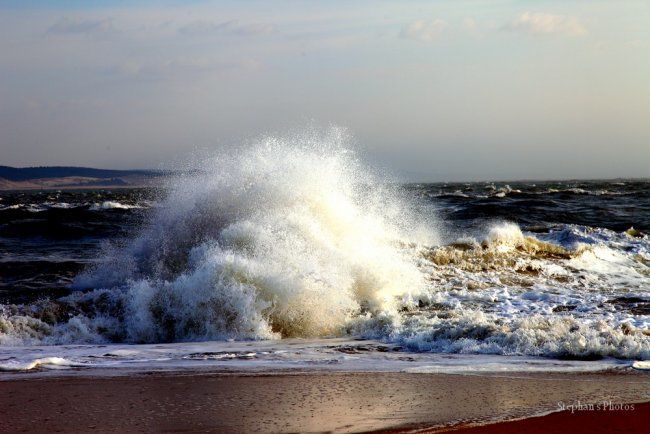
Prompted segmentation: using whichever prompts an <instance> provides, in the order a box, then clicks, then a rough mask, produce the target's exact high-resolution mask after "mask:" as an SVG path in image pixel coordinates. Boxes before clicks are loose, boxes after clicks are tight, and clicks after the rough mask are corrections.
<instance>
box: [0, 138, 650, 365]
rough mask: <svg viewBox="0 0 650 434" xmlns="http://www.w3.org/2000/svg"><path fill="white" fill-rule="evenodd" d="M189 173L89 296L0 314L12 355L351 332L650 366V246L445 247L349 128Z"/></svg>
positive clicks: (573, 230) (512, 227)
mask: <svg viewBox="0 0 650 434" xmlns="http://www.w3.org/2000/svg"><path fill="white" fill-rule="evenodd" d="M189 167H191V170H188V171H187V173H185V174H184V175H180V176H177V177H174V178H171V179H169V180H168V182H167V186H166V189H165V198H164V199H162V200H161V201H160V202H159V203H158V205H157V206H156V207H155V208H154V209H151V210H150V213H151V214H150V218H149V219H148V220H147V221H146V223H145V224H144V225H143V227H142V228H141V229H140V231H139V232H138V234H137V235H136V236H134V237H133V238H132V239H128V240H122V242H120V243H119V244H116V245H113V246H110V247H107V249H106V251H105V252H104V255H103V257H102V258H101V260H100V261H99V263H98V264H97V265H96V266H94V267H92V268H90V269H88V270H86V271H85V272H84V273H82V274H81V275H80V276H78V277H77V278H76V280H75V283H74V288H75V289H77V290H78V291H75V292H74V293H72V294H71V295H69V296H67V297H64V298H60V299H57V300H41V301H39V302H36V303H32V304H30V305H24V306H14V305H4V306H0V343H3V344H18V345H24V344H30V343H38V344H42V343H45V344H61V343H98V342H130V343H157V342H179V341H205V340H224V339H237V340H239V339H279V338H285V337H330V336H340V335H347V336H362V337H366V338H377V339H381V340H385V341H391V342H395V343H400V344H402V345H403V346H404V347H406V348H408V349H411V350H415V351H436V352H461V353H494V354H529V355H545V356H554V357H579V358H592V357H601V356H614V357H623V358H641V359H647V358H648V357H650V337H649V334H650V332H648V330H647V329H648V322H647V318H648V303H647V300H646V298H647V288H648V285H649V284H650V268H649V267H648V264H650V262H648V261H649V259H648V258H650V240H648V238H647V236H643V237H632V236H630V235H629V234H627V233H615V232H613V231H610V230H606V229H602V228H587V227H579V226H575V225H565V226H563V227H561V228H560V229H559V230H557V231H550V232H548V233H546V234H544V233H539V234H536V235H535V236H533V234H524V233H522V231H521V229H520V228H519V227H518V226H517V225H516V224H513V223H505V224H503V223H502V224H498V223H497V224H495V223H494V222H492V223H490V224H489V225H488V226H487V227H484V228H482V229H480V231H479V233H475V234H467V233H460V235H461V237H460V238H452V239H449V240H446V241H453V242H450V243H448V244H446V245H442V244H441V239H440V238H439V237H438V235H437V231H436V229H435V228H437V227H438V224H437V222H436V221H435V219H434V217H432V215H434V211H433V210H432V209H431V208H426V207H425V205H424V204H422V203H418V202H415V199H412V198H407V197H405V193H406V192H405V191H404V190H403V189H400V188H399V187H392V185H394V184H391V183H390V182H387V181H388V180H387V179H385V178H383V177H382V176H380V175H378V174H377V173H373V172H372V171H370V170H368V169H367V168H365V167H364V165H363V164H361V162H360V161H359V159H358V158H357V157H356V156H355V154H354V152H352V151H350V150H349V147H348V138H347V136H346V135H345V132H344V131H342V130H339V129H331V130H328V131H325V132H323V131H308V132H302V133H300V134H296V135H293V136H291V137H285V138H278V137H266V138H263V139H260V140H258V141H256V142H254V143H252V144H250V145H249V146H245V147H240V148H237V149H236V150H230V151H229V152H223V153H220V154H218V155H216V156H211V157H209V158H204V159H202V160H201V161H200V162H193V163H192V164H190V165H189ZM423 207H424V208H423ZM453 232H454V231H450V234H451V233H453ZM461 232H462V231H461ZM456 234H457V235H459V233H458V232H456ZM448 237H449V235H448Z"/></svg>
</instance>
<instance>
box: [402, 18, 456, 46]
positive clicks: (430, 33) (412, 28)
mask: <svg viewBox="0 0 650 434" xmlns="http://www.w3.org/2000/svg"><path fill="white" fill-rule="evenodd" d="M446 27H447V23H446V22H444V21H442V20H438V19H436V20H433V21H426V20H417V21H413V22H412V23H410V24H407V25H405V26H404V27H403V28H402V31H401V32H400V37H401V38H405V39H413V40H415V41H420V42H431V41H433V40H435V39H436V37H437V36H438V35H440V34H441V33H442V32H443V31H444V30H445V28H446Z"/></svg>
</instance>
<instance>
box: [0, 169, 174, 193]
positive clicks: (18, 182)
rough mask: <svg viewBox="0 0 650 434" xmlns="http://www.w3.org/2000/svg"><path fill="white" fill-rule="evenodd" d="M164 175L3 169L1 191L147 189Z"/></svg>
mask: <svg viewBox="0 0 650 434" xmlns="http://www.w3.org/2000/svg"><path fill="white" fill-rule="evenodd" d="M163 175H164V172H163V171H160V170H112V169H94V168H90V167H64V166H42V167H10V166H0V190H27V189H29V190H33V189H74V188H97V187H112V188H116V187H121V188H128V187H146V186H150V185H152V184H153V183H154V182H155V180H156V179H158V178H160V177H161V176H163Z"/></svg>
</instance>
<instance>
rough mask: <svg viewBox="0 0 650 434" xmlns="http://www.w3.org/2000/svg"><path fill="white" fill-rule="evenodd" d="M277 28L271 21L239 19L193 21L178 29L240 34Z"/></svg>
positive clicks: (263, 32)
mask: <svg viewBox="0 0 650 434" xmlns="http://www.w3.org/2000/svg"><path fill="white" fill-rule="evenodd" d="M275 30H276V28H275V26H274V25H273V24H269V23H240V22H239V21H238V20H231V21H223V22H213V21H193V22H191V23H188V24H186V25H184V26H182V27H181V28H179V29H178V31H179V33H182V34H186V35H198V34H210V33H227V34H232V35H239V36H252V35H264V34H269V33H273V32H275Z"/></svg>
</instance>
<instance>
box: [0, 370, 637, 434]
mask: <svg viewBox="0 0 650 434" xmlns="http://www.w3.org/2000/svg"><path fill="white" fill-rule="evenodd" d="M115 373H116V372H112V373H110V374H111V375H108V374H109V372H106V373H104V374H103V375H96V374H93V375H92V376H87V375H85V374H83V373H80V372H76V373H72V372H67V373H66V374H65V376H59V375H56V376H40V377H30V376H29V374H27V375H23V374H17V375H16V376H14V377H13V378H12V377H11V376H5V377H3V380H2V381H0V420H1V421H2V425H3V426H2V431H3V432H25V431H29V432H138V431H148V432H152V431H153V432H323V431H326V432H364V431H388V432H411V431H417V432H419V431H425V432H437V431H441V430H442V431H449V430H457V429H461V430H466V429H470V431H468V432H495V431H491V430H492V429H495V428H496V427H505V428H504V429H510V431H506V432H515V431H516V430H517V427H518V426H521V424H525V423H526V420H523V421H519V422H514V423H513V424H514V425H510V424H501V425H496V426H495V425H489V426H486V427H482V428H480V429H479V431H472V430H473V429H475V428H471V427H473V426H476V425H482V424H486V423H493V422H499V421H504V420H512V419H522V418H527V417H531V416H539V415H545V414H548V413H551V412H557V411H559V410H560V406H561V405H564V406H565V411H564V412H562V413H553V414H552V415H550V416H544V417H541V418H537V419H527V420H531V421H534V426H535V427H536V428H537V429H542V428H543V427H545V426H546V427H551V425H552V424H553V423H554V424H555V425H554V426H557V425H558V418H560V422H559V425H562V424H565V423H566V426H567V427H571V430H572V432H574V433H575V432H587V430H588V431H589V432H603V431H602V429H601V431H599V430H598V428H604V427H607V426H616V427H617V428H618V429H620V430H619V432H625V427H626V426H628V427H629V426H633V424H637V425H634V426H637V427H638V426H644V425H639V424H641V423H642V424H647V422H648V420H649V413H648V411H647V410H648V405H647V404H644V405H640V404H639V403H641V402H647V401H649V400H650V377H649V376H648V375H647V374H645V373H641V372H636V371H624V372H617V373H611V372H605V373H582V374H576V373H525V374H524V373H522V374H517V373H508V374H507V375H505V374H498V373H486V374H481V375H450V374H409V373H363V372H358V373H349V372H328V373H322V372H321V373H319V372H309V371H300V372H286V371H285V372H277V373H265V374H257V373H256V374H250V373H245V372H241V373H219V372H202V373H197V372H187V371H185V372H166V373H161V372H157V373H156V372H151V373H140V374H134V375H128V376H120V375H118V376H116V375H115ZM604 403H611V406H612V408H614V406H619V407H621V408H618V407H617V409H615V410H614V409H607V410H605V409H601V410H596V407H595V406H597V405H601V406H602V405H603V404H604ZM630 403H635V404H634V409H631V408H630V406H629V405H628V406H625V405H624V404H630ZM590 405H593V406H594V408H593V409H591V410H589V409H586V408H583V409H582V410H580V408H581V407H580V406H590ZM570 406H573V407H570ZM571 408H573V409H574V410H575V411H574V413H571V411H570V409H571ZM546 421H550V422H549V424H551V425H549V424H545V422H546ZM608 423H609V425H607V424H608ZM517 424H519V425H517ZM631 424H632V425H631ZM509 427H510V428H509ZM513 427H514V428H513ZM486 429H487V430H488V431H485V430H486ZM539 432H542V431H539ZM548 432H551V431H548Z"/></svg>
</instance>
